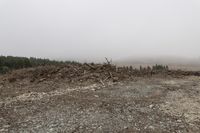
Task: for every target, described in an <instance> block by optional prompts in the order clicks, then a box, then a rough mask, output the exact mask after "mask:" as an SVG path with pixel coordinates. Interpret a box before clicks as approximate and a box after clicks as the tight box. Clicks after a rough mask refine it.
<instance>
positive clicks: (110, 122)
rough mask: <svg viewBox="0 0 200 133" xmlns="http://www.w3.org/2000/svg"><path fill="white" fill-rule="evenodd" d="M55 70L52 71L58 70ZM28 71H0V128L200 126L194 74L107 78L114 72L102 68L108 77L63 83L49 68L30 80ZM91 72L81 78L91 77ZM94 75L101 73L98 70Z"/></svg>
mask: <svg viewBox="0 0 200 133" xmlns="http://www.w3.org/2000/svg"><path fill="white" fill-rule="evenodd" d="M90 67H91V66H89V67H88V70H89V68H90ZM63 69H64V68H63ZM63 69H61V70H63ZM92 69H93V68H92ZM52 70H55V69H52ZM61 70H57V72H56V74H54V75H58V76H59V75H60V74H59V73H61V72H62V71H61ZM100 70H101V69H99V71H100ZM27 71H28V72H27ZM30 71H31V72H30ZM34 71H35V70H26V71H24V70H23V72H24V73H23V74H21V75H24V77H22V76H21V77H22V78H20V76H19V75H20V74H19V72H17V71H16V72H14V73H12V74H11V75H10V74H8V75H3V76H1V77H0V132H2V133H4V132H5V133H7V132H9V133H17V132H20V133H26V132H41V133H46V132H50V133H55V132H67V133H80V132H81V133H82V132H83V133H90V132H91V133H94V132H95V133H106V132H108V133H110V132H113V133H119V132H120V133H121V132H122V133H123V132H124V133H128V132H130V133H133V132H141V133H144V132H153V133H161V132H165V133H173V132H174V133H188V132H189V133H199V131H200V77H198V76H181V77H171V76H166V77H164V76H151V77H149V76H145V77H141V76H140V77H139V76H137V77H132V78H131V79H129V78H128V79H129V80H121V79H120V78H118V80H117V81H113V79H114V77H117V74H118V73H112V74H109V73H107V70H106V72H105V71H104V72H105V74H104V75H103V76H105V77H106V76H110V77H109V78H108V79H111V80H102V81H101V80H97V81H96V82H89V81H91V80H88V82H81V81H78V80H75V79H77V78H76V77H74V78H72V79H74V82H72V83H69V78H62V75H60V78H56V76H55V78H51V76H52V75H53V74H51V75H50V76H49V78H48V75H49V72H51V71H49V69H48V71H45V73H48V74H46V75H45V74H41V75H40V73H41V72H40V71H37V72H38V73H39V74H38V75H40V76H38V75H36V76H34V81H32V79H33V78H32V76H33V75H32V76H30V75H27V73H33V72H34ZM58 71H61V72H58ZM112 72H113V71H112ZM20 73H22V71H20ZM85 73H86V72H85ZM99 73H100V72H99ZM61 74H63V72H62V73H61ZM90 74H91V73H90ZM101 74H102V73H101ZM66 75H67V74H66ZM66 75H63V76H66ZM91 75H92V74H91ZM46 76H47V77H46ZM82 76H84V75H82ZM16 77H17V79H13V78H16ZM35 77H36V78H35ZM72 77H73V75H72ZM79 77H80V76H79ZM93 77H94V75H93V76H92V78H91V77H90V78H89V77H87V78H89V79H92V81H95V80H93V79H94V78H93ZM97 77H98V76H97ZM118 77H119V76H118ZM11 79H12V80H11ZM98 79H103V78H102V75H101V76H99V77H98ZM79 80H80V79H79ZM80 82H81V83H80Z"/></svg>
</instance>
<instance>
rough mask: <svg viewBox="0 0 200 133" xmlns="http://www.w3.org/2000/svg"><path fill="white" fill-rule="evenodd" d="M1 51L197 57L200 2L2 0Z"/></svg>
mask: <svg viewBox="0 0 200 133" xmlns="http://www.w3.org/2000/svg"><path fill="white" fill-rule="evenodd" d="M0 54H1V55H16V56H36V57H46V58H54V59H55V58H62V59H75V60H78V59H81V60H91V59H98V60H100V59H102V60H104V57H108V58H112V59H114V60H115V59H116V60H117V59H123V58H126V57H135V56H151V57H157V56H180V57H194V58H197V57H199V56H200V1H199V0H0Z"/></svg>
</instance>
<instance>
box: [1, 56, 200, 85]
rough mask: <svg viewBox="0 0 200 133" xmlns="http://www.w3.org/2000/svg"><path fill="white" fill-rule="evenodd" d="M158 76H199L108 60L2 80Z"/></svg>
mask: <svg viewBox="0 0 200 133" xmlns="http://www.w3.org/2000/svg"><path fill="white" fill-rule="evenodd" d="M153 75H160V76H173V77H183V76H191V75H194V76H200V72H192V71H181V70H169V69H168V67H167V66H161V65H155V66H153V67H146V68H142V67H141V68H140V69H133V68H132V67H131V66H130V67H117V66H115V65H113V64H111V63H110V62H109V61H108V60H107V63H104V64H94V63H89V64H88V63H84V64H81V63H69V64H64V65H50V66H40V67H34V68H29V69H21V70H16V71H13V72H11V73H10V74H7V76H3V77H6V78H4V79H3V80H4V81H9V82H15V81H16V80H23V79H28V80H29V81H30V82H36V83H38V82H43V81H46V80H52V81H62V80H64V81H65V82H68V83H82V82H90V83H96V82H98V83H101V84H104V83H105V82H107V81H111V82H117V81H123V80H132V79H134V77H138V76H140V77H145V76H146V77H151V76H153Z"/></svg>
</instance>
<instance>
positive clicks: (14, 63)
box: [0, 56, 67, 74]
mask: <svg viewBox="0 0 200 133" xmlns="http://www.w3.org/2000/svg"><path fill="white" fill-rule="evenodd" d="M64 63H67V62H62V61H54V60H49V59H41V58H34V57H30V58H27V57H14V56H0V73H1V74H4V73H7V72H8V71H10V70H14V69H20V68H28V67H35V66H43V65H57V64H64Z"/></svg>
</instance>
